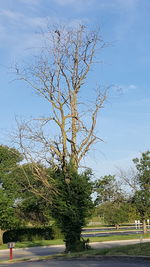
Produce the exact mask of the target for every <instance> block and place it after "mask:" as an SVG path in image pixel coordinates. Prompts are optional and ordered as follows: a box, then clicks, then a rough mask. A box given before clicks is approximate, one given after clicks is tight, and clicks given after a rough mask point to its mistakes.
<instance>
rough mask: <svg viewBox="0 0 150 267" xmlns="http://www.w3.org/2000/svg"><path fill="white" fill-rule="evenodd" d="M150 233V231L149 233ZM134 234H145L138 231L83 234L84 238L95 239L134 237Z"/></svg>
mask: <svg viewBox="0 0 150 267" xmlns="http://www.w3.org/2000/svg"><path fill="white" fill-rule="evenodd" d="M148 232H149V233H150V231H148ZM133 234H143V231H142V230H137V231H126V232H123V231H122V232H121V230H120V231H115V232H114V231H113V232H105V233H96V232H95V233H91V234H87V233H86V232H84V233H83V234H82V236H83V237H93V236H97V237H98V236H99V237H100V236H112V235H133Z"/></svg>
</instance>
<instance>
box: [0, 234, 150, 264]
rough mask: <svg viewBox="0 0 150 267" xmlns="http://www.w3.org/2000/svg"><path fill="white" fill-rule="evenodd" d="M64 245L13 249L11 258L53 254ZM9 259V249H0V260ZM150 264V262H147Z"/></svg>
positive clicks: (114, 244) (113, 244)
mask: <svg viewBox="0 0 150 267" xmlns="http://www.w3.org/2000/svg"><path fill="white" fill-rule="evenodd" d="M139 242H140V240H124V241H122V240H119V241H107V242H95V243H91V244H90V245H91V247H92V248H95V249H100V248H111V247H117V246H123V245H129V244H137V243H139ZM143 242H150V239H145V240H143ZM64 249H65V246H64V245H57V246H46V247H32V248H19V249H13V258H14V259H16V258H35V257H38V256H47V255H54V254H58V253H62V252H64ZM8 259H9V249H6V250H0V260H8ZM149 264H150V262H149Z"/></svg>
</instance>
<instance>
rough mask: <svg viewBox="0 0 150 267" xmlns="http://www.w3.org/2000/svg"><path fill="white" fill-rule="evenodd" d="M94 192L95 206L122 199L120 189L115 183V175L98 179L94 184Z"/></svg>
mask: <svg viewBox="0 0 150 267" xmlns="http://www.w3.org/2000/svg"><path fill="white" fill-rule="evenodd" d="M95 192H96V193H97V199H96V203H97V204H100V203H104V202H106V201H110V202H111V201H115V200H116V199H117V200H119V198H120V199H122V198H123V194H122V192H121V189H120V188H119V186H118V184H117V182H116V179H115V175H105V176H104V177H101V178H100V179H98V180H97V181H96V183H95Z"/></svg>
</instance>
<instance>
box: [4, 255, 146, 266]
mask: <svg viewBox="0 0 150 267" xmlns="http://www.w3.org/2000/svg"><path fill="white" fill-rule="evenodd" d="M1 266H4V267H6V266H9V267H10V265H9V264H3V265H1ZM11 266H15V267H34V266H36V267H43V266H44V267H48V266H52V267H58V266H59V267H60V266H61V267H87V266H88V267H98V266H100V267H120V266H121V267H148V266H150V261H149V260H144V259H137V258H113V257H111V258H99V259H97V260H95V259H86V260H85V259H84V260H82V259H80V260H48V261H37V262H23V263H15V264H11Z"/></svg>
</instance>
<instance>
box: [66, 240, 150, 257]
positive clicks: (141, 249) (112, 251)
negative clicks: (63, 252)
mask: <svg viewBox="0 0 150 267" xmlns="http://www.w3.org/2000/svg"><path fill="white" fill-rule="evenodd" d="M70 256H71V257H82V256H84V257H92V256H150V242H148V243H141V244H135V245H127V246H120V247H115V248H104V249H91V250H87V251H84V252H79V253H71V255H70Z"/></svg>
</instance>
